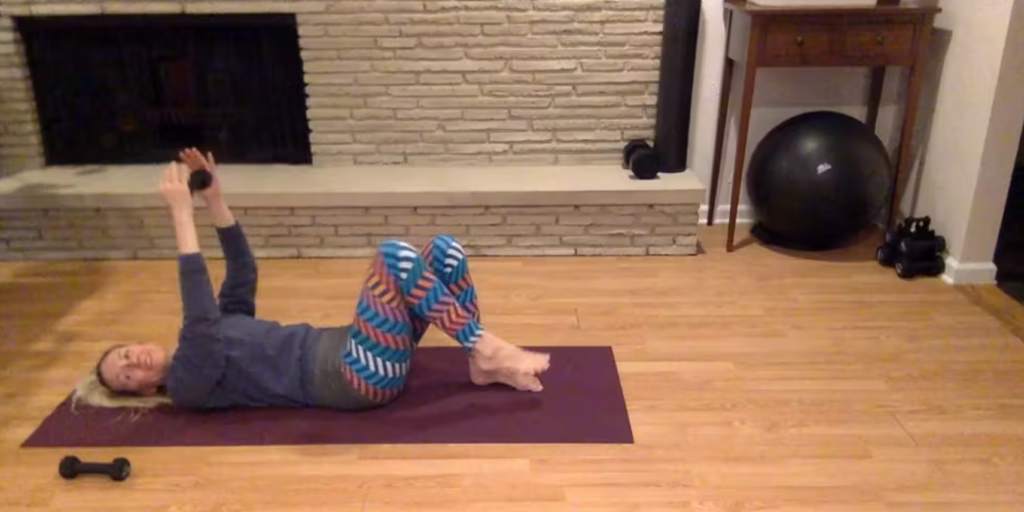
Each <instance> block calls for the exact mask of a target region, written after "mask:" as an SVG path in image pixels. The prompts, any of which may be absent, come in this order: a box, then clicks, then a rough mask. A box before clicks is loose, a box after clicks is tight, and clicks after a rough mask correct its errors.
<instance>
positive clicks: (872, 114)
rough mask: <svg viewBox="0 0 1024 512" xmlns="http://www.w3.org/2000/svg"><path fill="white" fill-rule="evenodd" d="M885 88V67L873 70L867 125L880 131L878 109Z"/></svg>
mask: <svg viewBox="0 0 1024 512" xmlns="http://www.w3.org/2000/svg"><path fill="white" fill-rule="evenodd" d="M884 87H885V66H878V67H874V68H871V91H870V92H869V93H868V115H867V120H866V121H865V124H867V125H868V127H870V128H871V129H872V130H874V131H878V109H879V107H880V106H881V104H882V89H883V88H884Z"/></svg>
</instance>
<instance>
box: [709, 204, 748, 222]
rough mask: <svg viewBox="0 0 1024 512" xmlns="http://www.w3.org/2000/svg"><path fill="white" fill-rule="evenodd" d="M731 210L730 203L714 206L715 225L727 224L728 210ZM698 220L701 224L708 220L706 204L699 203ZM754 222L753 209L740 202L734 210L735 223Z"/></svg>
mask: <svg viewBox="0 0 1024 512" xmlns="http://www.w3.org/2000/svg"><path fill="white" fill-rule="evenodd" d="M730 210H731V207H730V205H727V204H726V205H718V206H716V207H715V225H719V224H728V223H729V211H730ZM698 214H699V215H700V220H699V221H698V222H699V223H701V224H707V222H708V205H707V204H706V203H705V204H702V205H700V211H699V213H698ZM752 222H754V211H753V209H752V208H751V207H750V206H749V205H745V204H741V205H740V208H739V210H737V211H736V223H737V224H750V223H752Z"/></svg>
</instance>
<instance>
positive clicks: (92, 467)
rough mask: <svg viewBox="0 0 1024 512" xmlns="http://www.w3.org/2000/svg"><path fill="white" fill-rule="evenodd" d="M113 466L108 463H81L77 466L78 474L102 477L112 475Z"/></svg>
mask: <svg viewBox="0 0 1024 512" xmlns="http://www.w3.org/2000/svg"><path fill="white" fill-rule="evenodd" d="M114 470H115V468H114V464H113V463H110V462H81V463H79V464H78V472H79V473H102V474H104V475H106V474H109V473H113V472H114Z"/></svg>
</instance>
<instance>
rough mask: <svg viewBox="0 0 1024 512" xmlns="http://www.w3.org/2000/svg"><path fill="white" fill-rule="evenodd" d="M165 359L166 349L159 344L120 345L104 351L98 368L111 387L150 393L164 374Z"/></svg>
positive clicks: (162, 380)
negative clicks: (105, 352)
mask: <svg viewBox="0 0 1024 512" xmlns="http://www.w3.org/2000/svg"><path fill="white" fill-rule="evenodd" d="M167 359H168V358H167V351H165V350H164V349H163V348H162V347H160V346H159V345H153V344H135V345H122V346H119V347H114V348H113V349H111V350H110V351H109V352H107V354H106V355H105V356H104V357H103V359H102V360H101V361H100V364H99V367H98V370H99V373H100V377H102V378H103V382H105V383H106V384H107V386H109V387H110V388H111V389H113V390H114V391H117V392H120V393H133V394H137V395H152V394H154V393H156V392H157V390H158V388H159V387H160V386H161V385H163V383H164V380H165V379H166V378H167V368H168V366H169V362H168V360H167Z"/></svg>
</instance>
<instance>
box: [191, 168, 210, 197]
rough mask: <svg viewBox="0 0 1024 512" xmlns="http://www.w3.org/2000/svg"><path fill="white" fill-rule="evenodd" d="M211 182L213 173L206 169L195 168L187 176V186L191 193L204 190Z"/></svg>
mask: <svg viewBox="0 0 1024 512" xmlns="http://www.w3.org/2000/svg"><path fill="white" fill-rule="evenodd" d="M211 184H213V174H211V173H210V171H208V170H206V169H196V170H194V171H192V172H191V173H190V174H189V176H188V188H189V191H190V192H192V193H196V192H199V191H201V190H206V189H207V188H209V187H210V185H211Z"/></svg>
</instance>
